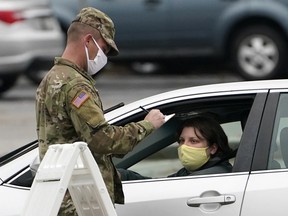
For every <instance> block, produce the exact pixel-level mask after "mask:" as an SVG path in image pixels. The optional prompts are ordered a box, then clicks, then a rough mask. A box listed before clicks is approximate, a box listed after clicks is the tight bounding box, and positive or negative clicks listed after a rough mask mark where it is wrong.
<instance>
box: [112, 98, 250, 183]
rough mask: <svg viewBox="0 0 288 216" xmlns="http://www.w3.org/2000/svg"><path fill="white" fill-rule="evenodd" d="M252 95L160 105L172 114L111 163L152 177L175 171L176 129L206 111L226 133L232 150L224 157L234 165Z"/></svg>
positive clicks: (176, 159)
mask: <svg viewBox="0 0 288 216" xmlns="http://www.w3.org/2000/svg"><path fill="white" fill-rule="evenodd" d="M251 99H252V98H251V97H250V98H249V97H248V99H247V97H245V98H243V99H240V100H239V98H237V100H236V99H235V100H231V98H229V100H227V98H226V99H224V100H223V98H219V101H215V98H214V101H213V103H211V101H209V100H206V101H202V100H199V101H197V102H196V103H195V101H193V104H192V103H191V101H186V103H185V102H181V104H179V103H177V104H169V105H168V106H167V105H166V106H165V107H161V108H160V109H161V110H165V111H166V114H171V113H175V116H174V117H173V118H171V119H170V120H169V121H167V122H166V123H165V124H164V125H163V126H162V127H161V128H159V129H157V130H156V131H154V132H153V133H152V134H150V135H149V136H148V137H147V138H145V139H144V140H143V141H142V142H140V143H139V144H138V145H137V146H136V147H135V148H134V149H133V151H132V152H130V153H128V154H127V155H125V156H124V157H123V158H116V157H115V158H114V159H113V160H114V163H115V165H116V167H117V168H123V169H129V170H133V171H135V172H138V173H140V174H141V175H144V176H151V177H153V178H154V177H155V178H159V177H165V176H168V175H169V174H172V173H173V172H176V171H177V170H179V169H180V168H182V166H181V164H180V161H179V160H178V153H177V147H178V144H177V140H178V137H177V133H178V131H179V129H180V128H181V125H182V124H183V122H184V121H185V120H187V119H189V118H193V116H195V115H205V116H207V115H209V116H211V117H213V118H215V119H216V120H218V122H219V123H220V124H221V126H222V128H223V129H224V131H225V133H226V135H227V137H228V141H229V146H230V147H231V148H232V150H233V153H231V155H227V158H228V159H229V161H230V163H231V164H232V165H233V162H234V159H235V155H236V152H237V148H238V146H239V143H240V139H241V135H242V133H243V131H244V127H245V123H246V121H247V118H248V115H249V111H250V109H251V106H252V102H253V100H251ZM157 108H158V107H157ZM164 113H165V112H164ZM141 118H143V116H141Z"/></svg>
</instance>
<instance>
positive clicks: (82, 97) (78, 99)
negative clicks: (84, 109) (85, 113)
mask: <svg viewBox="0 0 288 216" xmlns="http://www.w3.org/2000/svg"><path fill="white" fill-rule="evenodd" d="M88 98H89V95H88V94H87V93H86V92H84V91H82V92H81V93H80V94H79V95H78V96H77V97H76V98H74V100H73V101H72V104H73V105H74V106H75V107H77V108H79V107H81V106H82V104H83V103H84V102H85V101H86V100H87V99H88Z"/></svg>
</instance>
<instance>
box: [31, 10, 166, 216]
mask: <svg viewBox="0 0 288 216" xmlns="http://www.w3.org/2000/svg"><path fill="white" fill-rule="evenodd" d="M114 33H115V29H114V24H113V22H112V20H111V19H110V18H109V17H108V16H107V15H106V14H104V13H103V12H101V11H99V10H97V9H95V8H91V7H88V8H83V9H82V10H81V11H80V13H79V14H78V15H77V17H76V19H75V20H74V21H73V22H72V23H71V25H70V27H69V29H68V31H67V45H66V48H65V50H64V52H63V54H62V57H56V58H55V64H54V66H53V67H52V68H51V70H50V71H49V72H48V73H47V75H46V76H45V77H44V79H43V80H42V82H41V83H40V85H39V87H38V89H37V95H36V119H37V134H38V140H39V154H40V159H43V157H44V155H45V153H46V151H47V149H48V147H49V145H52V144H56V143H73V142H75V141H84V142H87V143H88V146H89V148H90V150H91V152H92V154H93V155H94V158H95V160H96V162H97V163H98V166H99V168H100V171H101V173H102V176H103V179H104V181H105V183H106V186H107V189H108V192H109V194H110V197H111V199H112V201H113V202H114V203H124V195H123V191H122V185H121V181H120V179H119V177H118V175H117V171H116V169H115V167H114V165H113V163H112V159H111V155H112V154H122V155H124V154H126V153H128V152H129V151H131V150H132V149H133V147H134V146H135V145H136V144H137V143H139V141H141V140H142V139H143V138H144V137H146V136H147V135H148V134H150V133H151V132H152V131H153V130H154V129H156V128H159V127H160V126H161V125H162V124H163V123H164V115H163V114H162V113H161V112H160V111H159V110H157V109H154V110H151V111H150V112H149V113H148V114H147V116H146V117H145V118H144V120H142V121H139V122H137V123H129V124H127V125H125V126H124V127H117V126H112V125H109V124H108V123H107V122H106V120H105V118H104V115H103V107H102V103H101V100H100V97H99V94H98V91H97V89H96V88H95V80H94V79H93V78H92V76H93V75H95V74H96V73H97V72H98V71H99V70H100V69H101V68H103V67H104V66H105V64H106V63H107V56H106V55H108V56H109V55H117V54H118V52H119V51H118V48H117V46H116V44H115V42H114ZM59 215H77V214H76V211H75V207H74V205H73V203H72V200H71V197H70V195H69V193H66V195H65V197H64V201H63V203H62V205H61V208H60V212H59Z"/></svg>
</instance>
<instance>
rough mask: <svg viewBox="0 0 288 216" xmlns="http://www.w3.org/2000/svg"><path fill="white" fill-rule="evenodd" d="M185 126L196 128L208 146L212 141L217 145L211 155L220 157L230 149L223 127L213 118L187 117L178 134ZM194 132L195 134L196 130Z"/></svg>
mask: <svg viewBox="0 0 288 216" xmlns="http://www.w3.org/2000/svg"><path fill="white" fill-rule="evenodd" d="M185 127H193V128H194V129H197V130H198V131H199V132H200V133H201V134H202V136H203V137H204V138H205V139H206V140H207V142H208V146H212V145H213V144H214V143H215V144H216V145H217V146H218V150H217V152H216V154H214V155H213V157H215V156H218V157H222V156H223V155H227V154H229V153H230V152H231V151H232V150H231V148H230V147H229V145H228V138H227V136H226V134H225V132H224V130H223V128H222V127H221V125H220V124H219V123H218V122H217V121H216V120H215V119H214V118H211V117H206V116H195V117H193V118H191V119H188V120H186V121H185V122H184V124H183V125H182V127H181V130H180V133H179V135H180V134H181V131H182V130H183V128H185ZM195 134H196V135H197V133H196V131H195Z"/></svg>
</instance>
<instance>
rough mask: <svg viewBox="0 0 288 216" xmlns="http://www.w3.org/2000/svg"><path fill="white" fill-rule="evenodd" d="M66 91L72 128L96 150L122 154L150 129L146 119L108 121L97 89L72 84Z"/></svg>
mask: <svg viewBox="0 0 288 216" xmlns="http://www.w3.org/2000/svg"><path fill="white" fill-rule="evenodd" d="M68 95H69V96H68V103H69V107H70V115H71V120H72V122H73V124H74V128H75V130H76V132H77V134H78V135H79V137H80V139H81V140H83V141H85V142H87V143H88V146H89V148H90V149H91V151H92V152H94V153H96V154H126V153H127V152H129V151H131V150H132V149H133V147H134V146H135V145H136V144H137V143H138V142H139V141H141V140H142V139H143V138H144V137H146V136H147V135H148V134H150V133H151V132H152V131H153V129H154V128H153V125H152V124H151V123H150V122H148V121H146V120H143V121H140V122H136V123H129V124H126V125H125V126H123V127H122V126H113V125H110V124H108V122H107V121H106V120H105V117H104V114H103V110H102V104H101V100H100V98H99V96H98V93H97V92H95V91H93V89H91V87H89V86H81V87H75V88H73V89H71V90H70V91H69V94H68Z"/></svg>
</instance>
